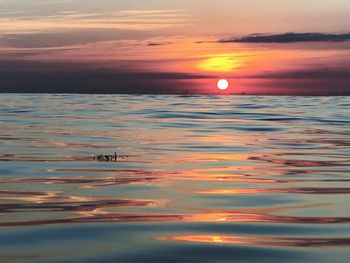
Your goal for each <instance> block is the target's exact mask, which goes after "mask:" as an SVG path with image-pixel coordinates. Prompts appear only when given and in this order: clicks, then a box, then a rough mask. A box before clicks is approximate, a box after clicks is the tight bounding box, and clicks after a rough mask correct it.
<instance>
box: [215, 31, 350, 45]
mask: <svg viewBox="0 0 350 263" xmlns="http://www.w3.org/2000/svg"><path fill="white" fill-rule="evenodd" d="M349 40H350V33H347V34H325V33H285V34H276V35H265V34H254V35H249V36H244V37H240V38H226V39H220V40H219V41H218V42H220V43H296V42H344V41H349Z"/></svg>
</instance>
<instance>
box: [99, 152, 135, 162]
mask: <svg viewBox="0 0 350 263" xmlns="http://www.w3.org/2000/svg"><path fill="white" fill-rule="evenodd" d="M126 157H129V156H128V155H124V154H117V153H116V152H114V154H107V155H105V154H102V153H101V154H100V155H95V156H94V157H93V159H94V160H97V161H100V162H118V159H124V158H126Z"/></svg>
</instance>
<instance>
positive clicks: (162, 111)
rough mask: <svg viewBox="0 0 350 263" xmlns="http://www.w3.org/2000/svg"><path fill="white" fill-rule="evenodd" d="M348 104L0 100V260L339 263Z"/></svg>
mask: <svg viewBox="0 0 350 263" xmlns="http://www.w3.org/2000/svg"><path fill="white" fill-rule="evenodd" d="M349 260H350V97H341V96H339V97H293V96H171V95H169V96H167V95H83V94H1V95H0V262H1V263H8V262H11V263H12V262H26V263H27V262H28V263H29V262H30V263H32V262H35V263H36V262H38V263H47V262H49V263H51V262H54V263H58V262H70V263H78V262H79V263H85V262H96V263H97V262H99V263H100V262H111V263H112V262H113V263H114V262H127V263H133V262H152V263H158V262H159V263H160V262H167V263H172V262H174V263H175V262H181V263H189V262H200V263H212V262H214V263H215V262H220V263H221V262H222V263H224V262H225V263H226V262H305V263H310V262H332V263H334V262H349Z"/></svg>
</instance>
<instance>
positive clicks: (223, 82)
mask: <svg viewBox="0 0 350 263" xmlns="http://www.w3.org/2000/svg"><path fill="white" fill-rule="evenodd" d="M217 86H218V89H220V90H226V89H227V88H228V87H229V83H228V81H227V80H226V79H220V80H219V81H218V84H217Z"/></svg>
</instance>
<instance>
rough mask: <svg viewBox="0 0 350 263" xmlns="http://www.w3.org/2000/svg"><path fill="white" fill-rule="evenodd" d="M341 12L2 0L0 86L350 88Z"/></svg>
mask: <svg viewBox="0 0 350 263" xmlns="http://www.w3.org/2000/svg"><path fill="white" fill-rule="evenodd" d="M348 17H350V2H349V1H348V0H323V1H319V0H318V1H315V0H309V1H302V0H294V1H283V0H280V1H277V0H266V1H261V0H244V1H243V0H236V1H232V0H216V1H208V0H177V1H164V0H137V1H134V0H127V1H124V0H99V1H96V0H46V1H44V0H0V92H64V93H71V92H72V93H160V94H272V95H274V94H275V95H344V94H346V95H350V67H349V66H350V52H349V49H350V19H348ZM221 78H224V79H227V80H228V81H229V83H230V87H229V89H227V90H225V91H221V90H219V89H218V88H217V86H216V83H217V81H218V80H219V79H221Z"/></svg>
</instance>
